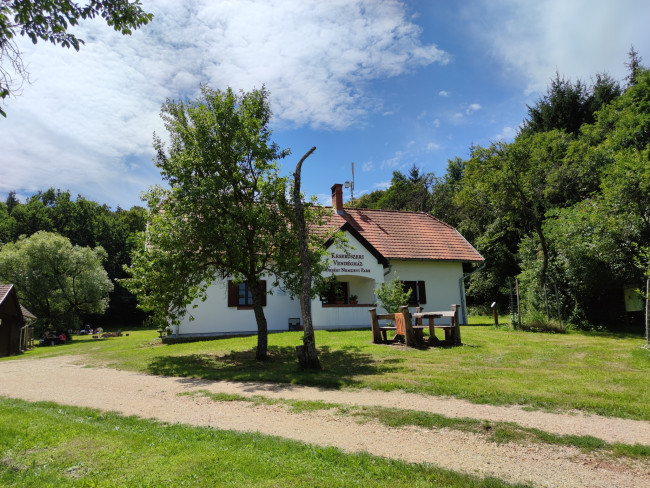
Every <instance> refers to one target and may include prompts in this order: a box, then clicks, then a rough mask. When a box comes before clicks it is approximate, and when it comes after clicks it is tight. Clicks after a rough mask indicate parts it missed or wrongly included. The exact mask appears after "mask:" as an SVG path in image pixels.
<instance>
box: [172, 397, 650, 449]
mask: <svg viewBox="0 0 650 488" xmlns="http://www.w3.org/2000/svg"><path fill="white" fill-rule="evenodd" d="M179 395H181V396H184V395H190V396H205V397H208V398H210V399H211V400H213V401H215V402H229V401H240V402H249V403H253V404H255V405H261V404H264V405H285V406H287V407H288V408H289V409H290V411H292V412H295V413H301V412H304V411H314V410H332V409H336V411H337V413H338V414H339V415H352V416H354V417H356V418H358V419H360V420H361V421H368V420H376V421H378V422H381V423H382V424H384V425H386V426H388V427H405V426H417V427H422V428H425V429H443V428H446V429H455V430H460V431H463V432H472V433H475V434H479V435H481V436H483V437H485V439H486V440H488V441H490V442H494V443H496V444H501V443H505V442H515V443H520V444H527V443H531V442H532V443H543V444H551V445H557V446H570V447H576V448H578V449H581V450H582V451H584V452H594V451H598V452H599V453H600V454H604V455H608V456H611V457H622V456H625V457H630V458H636V459H644V458H650V445H647V446H646V445H641V444H635V445H629V444H622V443H613V444H612V443H608V442H605V441H603V440H601V439H598V438H596V437H592V436H578V435H558V434H552V433H549V432H545V431H542V430H539V429H534V428H530V427H522V426H520V425H518V424H516V423H514V422H492V421H486V420H477V419H471V418H456V417H447V416H444V415H440V414H435V413H430V412H422V411H419V410H405V409H399V408H387V407H377V406H375V407H366V406H363V407H357V406H351V405H343V404H338V403H326V402H320V401H309V402H305V401H298V400H290V399H272V398H267V397H264V396H261V395H255V396H252V397H247V396H243V395H238V394H230V393H211V392H209V391H207V390H196V391H193V392H187V393H180V394H179Z"/></svg>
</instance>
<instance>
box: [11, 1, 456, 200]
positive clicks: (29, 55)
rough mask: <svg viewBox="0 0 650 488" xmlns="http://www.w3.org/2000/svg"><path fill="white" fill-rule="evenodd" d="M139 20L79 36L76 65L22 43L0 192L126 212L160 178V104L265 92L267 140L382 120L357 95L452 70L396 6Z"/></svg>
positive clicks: (294, 7) (96, 24)
mask: <svg viewBox="0 0 650 488" xmlns="http://www.w3.org/2000/svg"><path fill="white" fill-rule="evenodd" d="M143 6H144V8H145V10H149V11H152V12H153V13H154V15H155V18H154V21H153V22H152V23H150V24H149V25H147V26H144V27H143V28H142V29H140V30H137V31H135V32H134V33H133V35H132V36H121V35H119V34H117V33H116V32H115V31H113V29H111V28H110V27H107V26H106V25H105V23H104V22H103V21H101V20H100V19H95V20H93V21H87V22H84V23H82V25H80V26H79V27H78V28H77V29H75V31H76V32H77V33H78V35H79V36H80V37H81V38H83V39H85V40H86V44H85V45H84V46H82V47H81V50H80V52H78V53H76V52H74V51H72V50H68V49H62V48H60V47H56V46H51V45H48V44H46V43H39V44H38V45H36V46H32V44H31V42H29V40H26V39H24V38H20V39H19V43H20V47H21V49H22V50H23V51H24V53H25V54H24V61H25V62H26V63H27V64H28V68H29V70H30V72H31V74H32V81H33V82H34V83H33V85H31V86H26V87H25V89H24V93H23V96H21V97H19V98H16V99H12V100H10V101H9V103H8V106H7V107H6V108H7V113H8V115H9V118H8V119H7V122H2V123H3V124H4V126H3V128H2V130H1V131H0V145H1V146H2V148H3V155H2V158H3V161H10V162H11V164H10V165H8V164H3V177H2V180H1V181H0V192H6V191H9V190H13V189H16V190H29V191H33V190H36V189H42V188H46V187H48V186H50V185H56V186H60V187H61V188H70V189H71V190H72V191H73V193H74V192H77V191H79V192H82V191H83V193H84V194H88V192H90V191H91V190H92V189H94V190H93V191H96V192H97V193H95V194H93V195H92V198H94V199H99V200H102V201H106V202H108V203H110V204H113V205H114V204H115V203H116V202H120V201H122V202H124V199H123V198H121V197H120V194H121V193H128V194H130V195H134V194H137V193H138V192H139V191H141V190H142V189H144V188H145V187H146V186H148V184H149V182H150V181H151V176H152V175H154V174H156V173H157V171H156V170H155V168H154V167H153V166H152V165H151V163H150V161H151V158H152V156H153V150H152V148H151V141H152V133H153V132H154V131H156V132H157V133H158V134H160V135H164V133H165V131H164V127H163V124H162V122H161V120H160V117H159V110H160V105H161V103H162V102H163V101H164V100H165V99H166V98H168V97H171V98H175V99H183V98H188V97H194V96H196V94H197V92H198V88H199V84H200V83H208V84H210V85H211V86H212V87H214V88H225V87H226V86H232V87H233V88H236V89H240V88H241V89H244V90H250V89H252V88H254V87H261V86H262V84H266V86H267V88H268V89H269V90H270V92H271V100H272V108H273V111H274V113H275V115H276V119H275V121H274V126H276V127H277V126H282V125H283V124H284V125H287V126H290V127H305V126H307V127H314V128H318V127H322V128H329V129H344V128H347V127H349V126H351V125H354V124H357V123H359V121H360V120H362V119H363V117H364V116H365V115H367V114H368V113H370V112H376V111H381V107H380V104H378V103H377V102H376V101H374V100H372V98H371V97H370V96H369V95H368V94H367V93H366V91H365V88H366V83H368V82H370V81H372V80H375V79H385V78H388V77H394V76H398V75H402V74H404V73H408V72H411V71H413V70H414V69H417V68H419V67H422V66H427V65H430V64H432V63H446V62H447V61H448V55H447V53H445V52H444V51H442V50H440V49H438V48H437V47H436V46H435V45H432V44H425V43H423V42H422V41H421V40H420V35H421V28H420V27H419V26H417V25H416V24H414V23H412V20H411V19H410V18H409V17H408V15H407V13H406V10H405V7H404V5H403V4H402V3H401V2H399V1H397V0H386V1H383V2H376V1H374V0H332V1H327V2H322V1H320V0H304V1H302V2H286V1H282V0H274V1H267V0H221V1H219V2H211V1H209V0H203V1H195V2H178V1H175V0H144V1H143ZM154 181H155V180H154ZM132 200H133V198H132V197H130V198H129V202H130V203H133V202H132ZM123 204H124V203H123Z"/></svg>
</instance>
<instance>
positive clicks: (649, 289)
mask: <svg viewBox="0 0 650 488" xmlns="http://www.w3.org/2000/svg"><path fill="white" fill-rule="evenodd" d="M649 307H650V278H648V279H647V280H646V282H645V339H646V341H647V343H648V346H650V311H649V310H648V308H649Z"/></svg>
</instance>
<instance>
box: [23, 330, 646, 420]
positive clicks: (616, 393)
mask: <svg viewBox="0 0 650 488" xmlns="http://www.w3.org/2000/svg"><path fill="white" fill-rule="evenodd" d="M300 339H301V333H300V332H285V333H280V334H271V335H269V356H270V359H269V360H268V361H266V362H264V363H258V362H256V361H255V357H254V348H255V345H256V340H257V338H256V337H244V338H227V339H220V340H213V341H206V342H195V343H189V344H177V345H163V344H161V343H160V340H159V339H158V338H157V334H156V332H155V331H153V330H140V331H135V332H133V331H132V332H131V333H130V336H129V337H120V338H109V339H100V340H97V339H92V338H87V337H83V336H80V337H75V340H74V341H73V343H71V344H68V345H65V346H55V347H44V348H36V349H35V350H33V351H31V352H28V353H27V354H25V355H24V356H22V357H37V356H45V355H53V354H83V355H86V356H87V359H88V361H89V362H90V363H95V364H105V365H109V366H112V367H116V368H123V369H129V370H135V371H143V372H147V373H153V374H159V375H169V376H189V377H198V378H207V379H214V380H241V381H269V382H283V383H298V384H308V385H321V386H326V387H331V388H344V387H367V388H374V389H380V390H398V389H401V390H405V391H411V392H418V393H425V394H434V395H451V396H455V397H458V398H465V399H468V400H470V401H473V402H477V403H490V404H497V405H498V404H522V405H531V406H533V407H537V408H546V409H551V410H564V409H580V410H583V411H586V412H592V413H599V414H603V415H609V416H616V417H627V418H634V419H642V420H650V388H648V378H649V374H650V351H648V350H647V349H643V348H642V347H641V346H642V345H643V344H644V340H643V339H642V338H640V337H638V336H630V335H622V334H619V335H616V334H606V333H583V332H571V333H568V334H541V333H537V334H536V333H530V332H520V331H512V330H509V329H506V328H494V327H462V339H463V343H464V344H465V345H464V346H463V347H456V348H448V349H447V348H434V349H426V350H417V349H407V348H404V347H401V346H399V347H398V346H385V345H375V344H372V343H371V332H370V331H369V330H366V331H335V332H327V331H317V332H316V342H317V345H318V347H319V350H320V353H321V362H322V364H323V367H324V371H322V372H318V373H311V372H302V371H300V370H299V369H298V367H297V361H296V358H295V346H296V345H298V344H300V343H301V340H300Z"/></svg>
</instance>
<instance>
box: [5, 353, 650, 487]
mask: <svg viewBox="0 0 650 488" xmlns="http://www.w3.org/2000/svg"><path fill="white" fill-rule="evenodd" d="M197 390H208V391H210V392H213V393H236V394H240V395H243V396H254V395H262V396H265V397H268V398H285V399H297V400H322V401H326V402H331V403H340V404H349V405H367V406H371V405H378V406H385V407H398V408H404V409H410V410H421V411H426V412H434V413H439V414H442V415H446V416H449V417H468V418H475V419H486V420H493V421H511V422H515V423H517V424H519V425H521V426H526V427H535V428H538V429H541V430H544V431H547V432H552V433H558V434H576V435H592V436H594V437H599V438H601V439H603V440H606V441H608V442H622V443H626V444H635V443H639V444H646V445H650V422H641V421H634V420H625V419H616V418H606V417H600V416H596V415H592V416H586V415H583V414H581V413H578V412H575V413H570V414H551V413H545V412H539V411H526V410H523V409H522V408H519V407H495V406H489V405H475V404H471V403H469V402H465V401H462V400H456V399H452V398H440V397H431V396H424V395H417V394H408V393H401V392H378V391H369V390H361V391H350V390H347V391H346V390H344V391H339V390H325V389H320V388H312V387H303V386H291V385H277V384H261V383H234V382H221V381H216V382H215V381H205V380H196V379H190V378H170V377H159V376H150V375H145V374H140V373H133V372H128V371H120V370H114V369H108V368H101V369H99V368H88V367H84V365H83V357H71V356H60V357H54V358H44V359H26V360H17V361H3V362H0V395H1V396H6V397H12V398H22V399H25V400H29V401H54V402H58V403H61V404H67V405H77V406H85V407H94V408H99V409H102V410H106V411H108V410H111V411H116V412H119V413H121V414H124V415H138V416H140V417H145V418H156V419H159V420H162V421H166V422H178V423H183V424H191V425H202V426H211V427H215V428H219V429H231V430H238V431H257V432H260V433H263V434H270V435H276V436H280V437H285V438H289V439H295V440H299V441H303V442H307V443H313V444H319V445H323V446H334V447H338V448H340V449H342V450H344V451H348V452H355V451H366V452H368V453H370V454H374V455H378V456H383V457H390V458H397V459H402V460H405V461H408V462H427V463H433V464H436V465H438V466H441V467H444V468H448V469H453V470H456V471H462V472H467V473H472V474H477V475H480V476H488V475H492V476H496V477H498V478H501V479H504V480H507V481H511V482H529V483H531V484H532V485H534V486H544V487H630V488H633V487H643V488H646V487H648V486H650V462H648V461H633V460H630V459H619V460H612V459H611V458H601V457H599V456H598V455H595V454H584V453H582V452H581V451H580V450H578V449H575V448H567V447H558V446H551V445H547V444H539V443H538V444H528V445H521V444H514V443H506V444H498V445H497V444H494V443H492V442H489V441H486V440H485V439H484V438H483V437H482V436H480V435H477V434H472V433H466V432H460V431H457V430H451V429H422V428H418V427H405V428H389V427H386V426H384V425H382V424H380V423H378V422H364V423H360V422H357V421H356V420H355V419H354V418H352V417H348V416H341V415H336V414H335V413H334V412H332V411H325V410H318V411H315V412H309V413H300V414H296V413H291V412H289V411H288V410H287V408H286V407H284V406H283V405H254V404H252V403H250V402H214V401H212V400H210V399H209V398H206V397H204V396H187V395H183V396H179V393H187V392H192V391H197Z"/></svg>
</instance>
